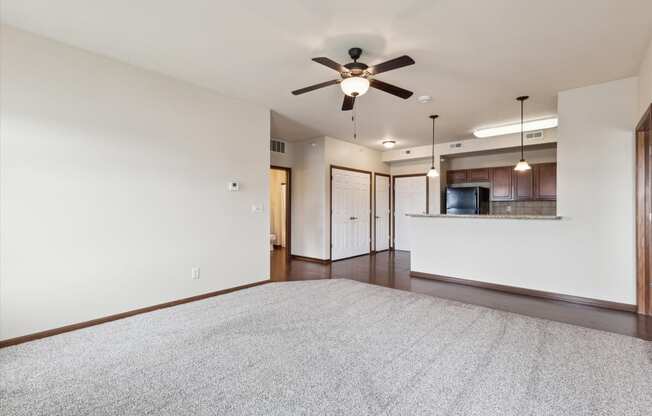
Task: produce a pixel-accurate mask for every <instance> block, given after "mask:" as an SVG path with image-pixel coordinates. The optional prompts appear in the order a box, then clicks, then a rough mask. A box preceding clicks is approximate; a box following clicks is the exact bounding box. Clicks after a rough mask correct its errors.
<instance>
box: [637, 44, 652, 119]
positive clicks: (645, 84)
mask: <svg viewBox="0 0 652 416" xmlns="http://www.w3.org/2000/svg"><path fill="white" fill-rule="evenodd" d="M638 80H639V81H638V82H639V84H638V85H639V87H638V100H639V106H638V113H639V118H640V117H641V116H643V113H644V112H645V110H647V108H648V107H649V106H650V104H651V103H652V40H650V44H649V45H648V47H647V51H646V53H645V56H644V58H643V62H642V63H641V68H640V70H639V73H638Z"/></svg>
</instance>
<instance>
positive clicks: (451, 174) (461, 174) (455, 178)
mask: <svg viewBox="0 0 652 416" xmlns="http://www.w3.org/2000/svg"><path fill="white" fill-rule="evenodd" d="M446 181H447V183H449V184H452V183H464V182H466V181H467V177H466V170H449V171H448V172H447V173H446Z"/></svg>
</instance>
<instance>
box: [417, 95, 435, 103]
mask: <svg viewBox="0 0 652 416" xmlns="http://www.w3.org/2000/svg"><path fill="white" fill-rule="evenodd" d="M417 101H418V102H420V103H421V104H428V103H429V102H431V101H432V97H431V96H429V95H420V96H418V97H417Z"/></svg>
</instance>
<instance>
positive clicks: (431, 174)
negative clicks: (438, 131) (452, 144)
mask: <svg viewBox="0 0 652 416" xmlns="http://www.w3.org/2000/svg"><path fill="white" fill-rule="evenodd" d="M437 117H439V116H438V115H436V114H434V115H431V116H430V118H431V119H432V161H431V163H430V170H429V171H428V177H429V178H436V177H437V176H439V172H437V169H435V120H436V119H437Z"/></svg>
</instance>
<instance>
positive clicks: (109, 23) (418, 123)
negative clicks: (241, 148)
mask: <svg viewBox="0 0 652 416" xmlns="http://www.w3.org/2000/svg"><path fill="white" fill-rule="evenodd" d="M0 12H1V16H2V21H3V22H5V23H9V24H11V25H14V26H18V27H20V28H23V29H25V30H29V31H32V32H35V33H39V34H42V35H45V36H48V37H51V38H54V39H57V40H60V41H62V42H65V43H68V44H71V45H75V46H78V47H81V48H84V49H88V50H91V51H95V52H97V53H100V54H104V55H108V56H111V57H114V58H117V59H120V60H122V61H126V62H129V63H132V64H134V65H137V66H140V67H144V68H148V69H152V70H155V71H158V72H161V73H164V74H168V75H170V76H173V77H175V78H179V79H183V80H187V81H190V82H192V83H194V84H198V85H202V86H205V87H209V88H212V89H214V90H217V91H219V92H221V93H224V94H226V95H229V96H233V97H239V98H242V99H246V100H249V101H253V102H256V103H260V104H261V105H264V106H267V107H269V108H271V109H272V111H273V113H272V135H273V136H274V137H277V138H284V139H287V140H300V139H304V138H308V137H314V136H316V135H328V136H332V137H336V138H340V139H344V140H351V141H352V125H351V113H350V112H342V111H340V106H341V101H342V93H341V91H340V90H339V87H337V86H332V87H329V88H326V89H322V90H318V91H314V92H311V93H308V94H305V95H302V96H298V97H295V96H293V95H291V94H290V91H291V90H294V89H297V88H300V87H304V86H307V85H310V84H314V83H317V82H321V81H326V80H329V79H332V78H334V77H336V75H337V74H336V73H335V72H334V71H332V70H330V69H328V68H326V67H324V66H321V65H319V64H317V63H314V62H312V61H310V58H312V57H315V56H327V57H330V58H332V59H334V60H336V61H339V62H341V63H345V62H348V60H347V58H348V56H347V50H348V48H350V47H352V46H360V47H362V48H363V49H364V54H363V57H362V58H361V61H362V62H365V63H368V64H374V63H378V62H381V61H384V60H386V59H390V58H394V57H397V56H400V55H403V54H408V55H410V56H411V57H412V58H414V60H415V61H416V65H413V66H410V67H406V68H402V69H398V70H395V71H392V72H387V73H383V74H380V75H379V76H378V79H381V80H383V81H386V82H390V83H394V84H396V85H398V86H401V87H403V88H407V89H410V90H412V91H414V92H415V94H414V96H413V98H411V99H409V100H407V101H403V100H401V99H399V98H396V97H393V96H391V95H388V94H386V93H383V92H381V91H378V90H370V92H369V93H367V94H366V95H364V96H362V97H360V99H358V100H357V101H358V102H357V103H356V105H357V108H358V123H359V134H358V142H360V143H361V144H365V145H369V146H376V147H378V148H380V141H381V140H382V139H383V138H386V137H392V138H395V139H396V140H398V142H399V145H400V146H401V147H404V146H412V145H416V144H427V143H429V141H430V131H431V124H430V120H429V119H428V117H427V116H428V114H430V113H434V112H436V113H439V114H440V115H441V118H440V119H439V120H438V137H439V139H438V141H445V140H454V139H459V138H465V137H468V136H469V135H470V133H471V131H472V130H473V129H474V128H477V127H482V126H491V125H496V124H502V123H505V122H511V121H515V120H517V119H518V114H519V112H518V111H519V110H518V104H517V103H516V102H515V101H514V100H513V99H514V97H516V96H517V95H521V94H529V95H530V96H532V98H531V100H530V101H529V102H528V103H527V107H526V113H527V114H528V115H529V116H530V117H533V118H534V117H542V116H546V115H551V114H555V112H556V93H557V92H558V91H560V90H564V89H568V88H573V87H579V86H584V85H589V84H594V83H598V82H603V81H608V80H613V79H618V78H624V77H627V76H632V75H635V74H636V73H637V71H638V67H639V64H640V61H641V59H642V56H643V53H644V49H645V46H646V45H647V43H648V41H649V40H650V37H651V36H652V1H650V0H573V1H569V0H545V1H542V0H538V1H534V0H491V1H478V0H401V1H397V0H374V1H367V0H356V1H350V0H347V1H341V0H329V1H325V0H314V1H307V0H274V1H264V0H259V1H247V0H239V1H215V0H185V1H172V0H170V1H164V0H137V1H134V0H111V1H89V0H57V1H51V0H41V1H39V0H3V1H2V4H1V9H0ZM424 94H427V95H431V96H432V97H433V98H434V100H433V102H431V103H429V104H419V103H418V102H417V101H416V99H415V97H417V96H419V95H424Z"/></svg>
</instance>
